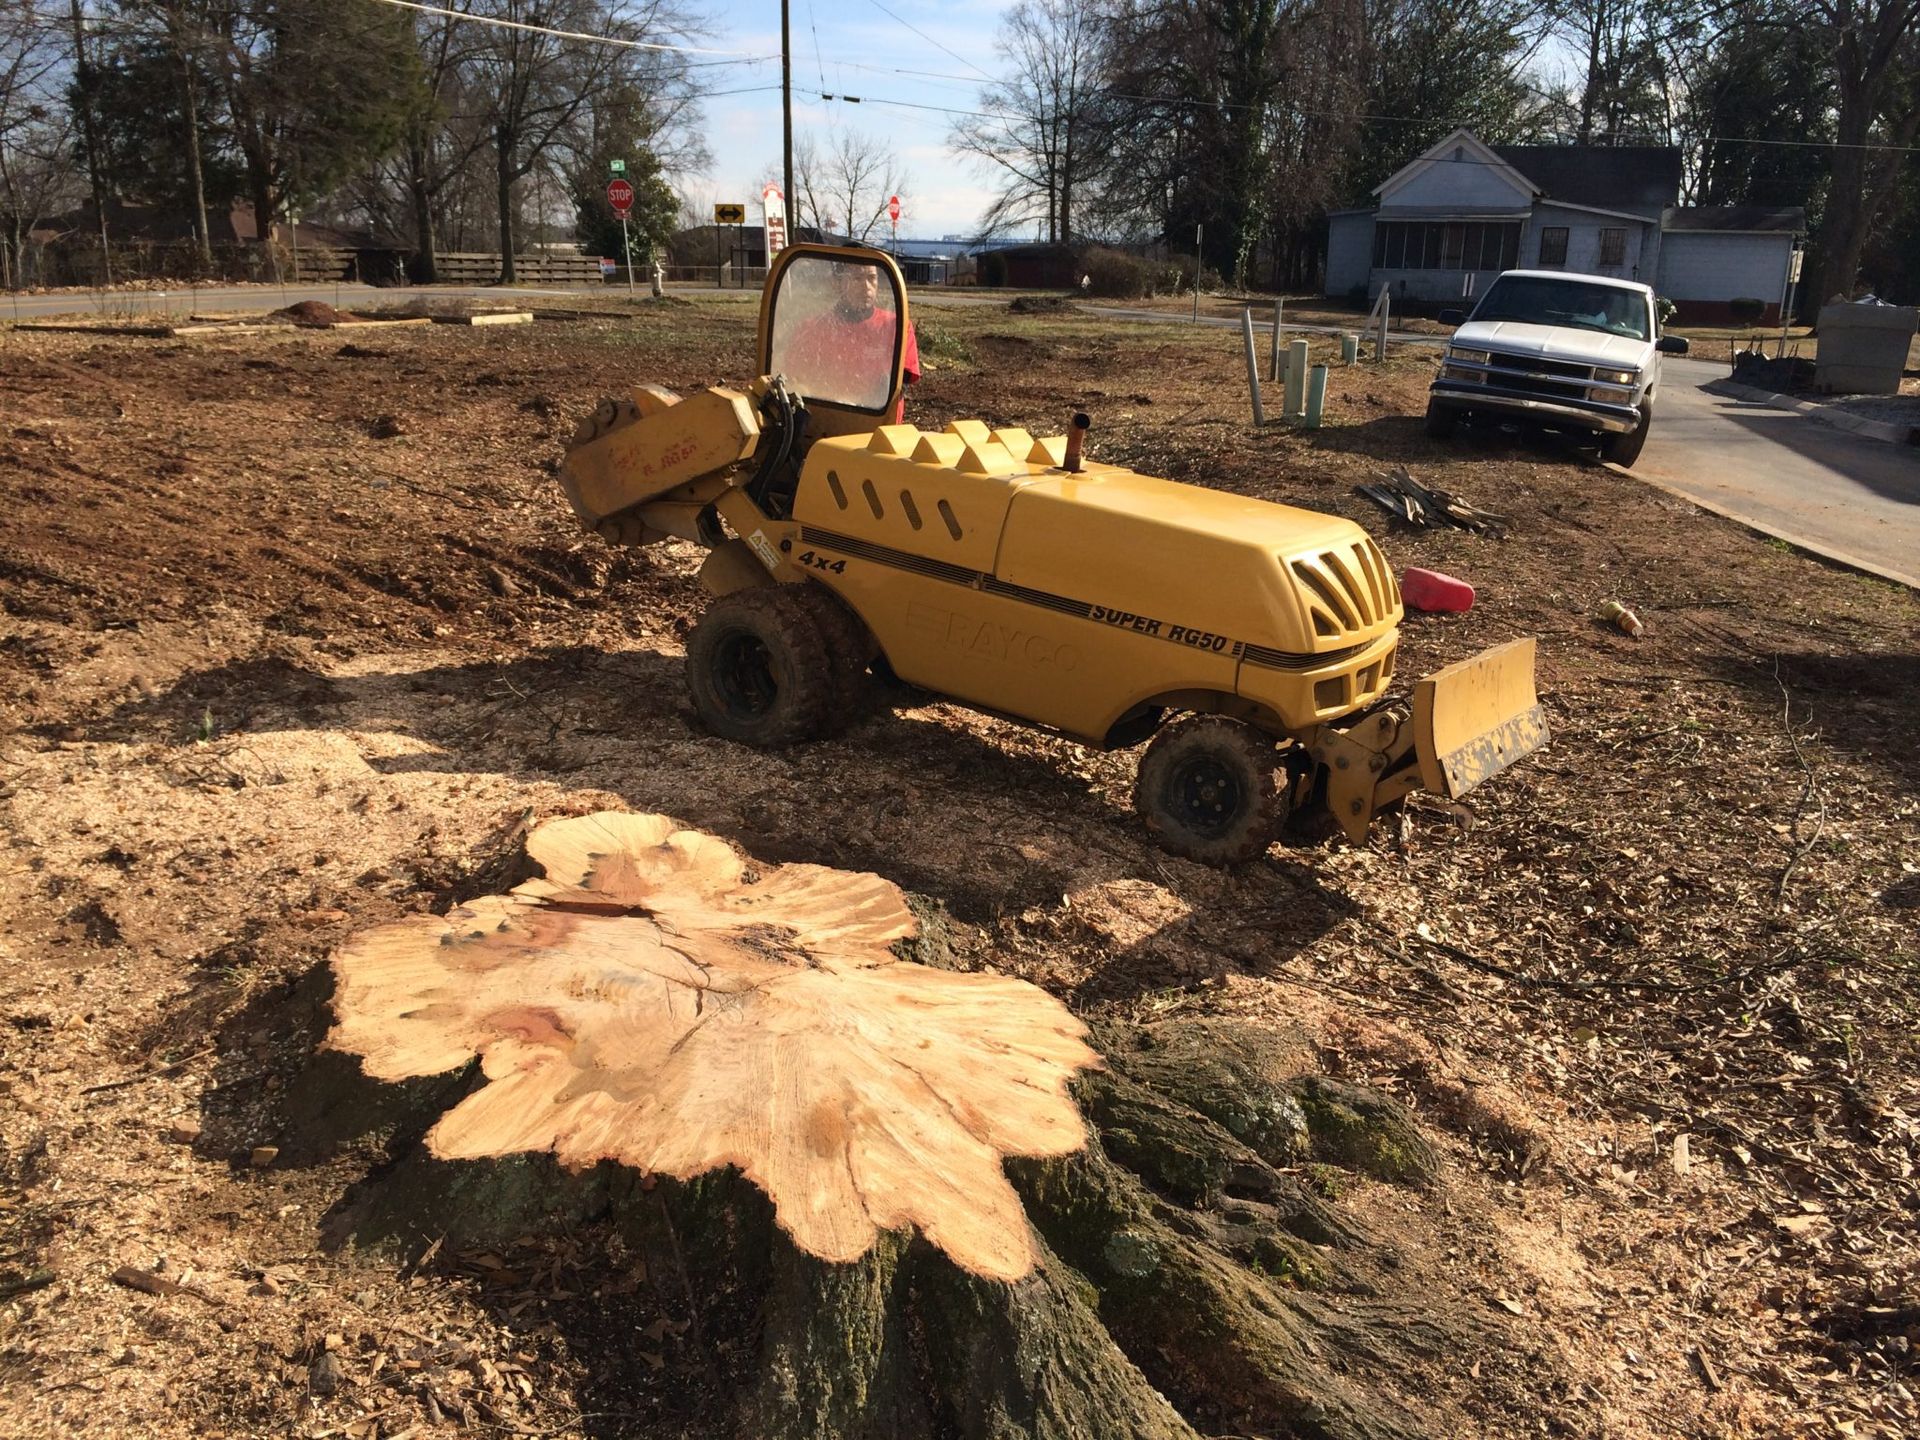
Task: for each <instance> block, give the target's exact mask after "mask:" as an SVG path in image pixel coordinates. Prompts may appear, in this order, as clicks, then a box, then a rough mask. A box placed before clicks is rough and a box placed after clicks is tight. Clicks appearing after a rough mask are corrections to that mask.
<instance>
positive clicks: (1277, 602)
mask: <svg viewBox="0 0 1920 1440" xmlns="http://www.w3.org/2000/svg"><path fill="white" fill-rule="evenodd" d="M906 334H907V302H906V287H905V285H904V284H903V283H902V281H901V278H900V273H899V271H898V270H897V269H896V268H895V266H894V265H893V263H892V261H891V260H890V259H888V258H887V257H886V256H885V255H882V254H879V253H877V252H875V251H871V250H865V249H843V248H837V247H830V246H821V245H795V246H792V247H790V248H788V249H786V250H784V251H782V252H781V253H780V255H779V256H778V257H777V258H776V260H775V262H774V265H773V267H772V269H771V270H770V272H769V273H768V276H767V284H766V290H765V293H764V295H763V296H762V299H761V307H760V335H759V357H758V358H759V371H760V377H761V378H760V379H758V380H756V381H754V382H753V384H752V385H751V386H749V387H747V388H746V389H741V390H735V389H726V388H720V387H715V388H712V389H708V390H705V391H703V392H701V393H699V394H697V395H690V396H687V397H686V398H684V399H682V398H680V397H677V396H675V395H673V394H671V393H670V392H668V391H665V390H660V389H656V388H652V387H642V388H639V389H636V390H635V391H634V392H633V393H632V396H631V397H630V398H629V399H626V400H622V401H612V400H608V401H603V402H602V403H601V405H600V407H599V409H598V410H596V411H595V412H594V414H593V415H592V416H590V417H589V418H587V419H586V420H584V421H582V422H581V424H580V426H579V427H578V429H577V431H576V432H575V436H574V442H573V444H572V446H571V447H570V448H569V450H568V452H567V456H566V462H565V464H564V465H563V467H562V469H561V472H560V475H561V482H562V484H563V486H564V487H565V489H566V493H567V498H568V499H569V500H570V501H571V502H572V504H573V508H574V510H575V512H576V513H577V514H578V515H579V517H580V520H581V523H582V524H583V525H585V526H586V527H587V528H588V529H591V530H593V531H595V532H596V533H598V534H599V535H601V536H602V537H604V538H605V539H607V540H609V541H611V542H613V543H615V544H624V545H644V544H649V543H652V542H655V541H660V540H664V539H666V538H668V537H670V536H677V537H679V538H681V539H684V540H690V541H694V542H696V543H698V544H700V545H703V546H705V547H707V549H708V550H709V552H710V553H709V554H708V555H707V558H706V560H705V562H704V563H703V564H702V566H701V569H700V579H701V581H702V583H703V584H704V586H705V587H706V588H707V589H708V590H709V591H710V592H711V593H712V594H713V596H714V599H713V603H712V604H711V605H710V606H709V607H708V608H707V611H706V613H705V615H704V616H703V617H702V618H701V620H700V622H699V624H698V625H697V626H696V627H695V628H694V631H693V634H692V636H691V637H690V639H689V641H688V644H687V687H688V689H689V691H690V692H691V694H692V698H693V705H694V708H695V710H696V711H698V713H699V715H700V718H701V720H702V721H704V722H705V724H706V725H707V726H708V727H710V728H711V729H712V730H713V731H714V732H715V733H716V734H718V735H721V736H724V737H726V738H727V739H730V740H736V741H740V742H743V743H745V744H748V745H756V746H780V745H790V744H793V743H795V742H798V741H804V740H808V739H812V738H815V737H819V736H823V735H826V734H830V733H832V732H833V730H834V729H835V728H836V727H837V726H839V725H841V724H843V723H845V722H846V720H847V719H848V718H849V717H850V715H851V714H852V712H853V709H854V703H855V701H856V699H857V697H858V694H859V686H860V685H861V684H862V682H863V681H864V679H865V677H866V673H867V671H868V669H869V668H870V667H878V666H884V667H885V668H886V669H888V670H890V671H891V672H892V673H893V674H894V675H895V676H897V677H898V678H899V679H901V680H903V681H906V682H908V683H910V684H913V685H917V686H920V687H923V688H924V689H927V690H930V691H934V692H936V693H938V694H940V695H943V696H946V697H949V698H951V699H953V700H956V701H959V702H961V703H963V704H966V705H971V706H974V707H976V708H978V709H981V710H985V711H990V712H992V713H994V714H998V715H1003V716H1007V717H1010V718H1014V719H1018V720H1021V721H1025V722H1027V723H1029V724H1033V725H1038V726H1043V727H1046V728H1048V729H1051V730H1055V731H1058V732H1059V733H1061V734H1064V735H1068V736H1071V737H1073V738H1074V739H1076V740H1079V741H1081V742H1083V743H1085V744H1088V745H1094V746H1100V747H1103V748H1108V749H1113V748H1125V747H1130V746H1134V745H1139V744H1142V743H1145V744H1146V747H1147V748H1146V752H1145V754H1144V755H1143V756H1142V757H1141V760H1140V766H1139V773H1138V778H1137V780H1136V782H1135V788H1134V803H1135V806H1136V807H1137V808H1138V810H1139V812H1140V814H1141V816H1142V818H1143V819H1144V820H1145V822H1146V824H1147V827H1148V829H1149V830H1150V831H1151V832H1152V833H1153V835H1154V836H1155V838H1156V839H1157V840H1158V841H1159V843H1160V844H1162V845H1163V846H1165V847H1166V848H1167V849H1169V850H1172V851H1174V852H1175V853H1177V854H1180V855H1185V856H1188V857H1190V858H1192V859H1195V860H1200V861H1204V862H1208V863H1212V864H1230V863H1233V862H1236V861H1241V860H1245V859H1248V858H1250V857H1252V856H1255V855H1258V854H1261V853H1263V852H1264V851H1265V850H1266V848H1267V846H1268V845H1269V844H1270V843H1271V842H1272V841H1273V840H1274V839H1276V838H1277V837H1278V831H1279V827H1280V825H1281V822H1282V821H1284V820H1286V819H1287V818H1288V817H1289V816H1290V815H1293V816H1297V817H1305V816H1311V815H1315V814H1325V813H1330V814H1331V816H1332V818H1333V819H1334V820H1335V821H1337V822H1338V823H1339V825H1340V826H1341V827H1343V828H1344V829H1345V830H1346V832H1347V834H1348V835H1349V836H1351V837H1353V838H1354V839H1356V840H1357V839H1359V838H1360V837H1361V836H1362V835H1363V834H1364V833H1365V831H1366V828H1367V826H1368V824H1369V822H1370V821H1371V820H1372V818H1373V817H1374V815H1376V814H1377V813H1379V812H1380V811H1381V810H1383V809H1385V808H1387V807H1389V806H1391V805H1393V804H1395V803H1396V802H1398V801H1400V800H1401V799H1402V798H1404V797H1405V796H1406V795H1407V794H1408V793H1409V792H1411V791H1414V790H1428V791H1432V792H1434V793H1436V794H1439V795H1441V796H1444V797H1446V798H1448V799H1457V798H1458V797H1460V796H1462V795H1464V794H1465V793H1466V792H1467V791H1469V790H1471V789H1472V788H1473V787H1474V786H1475V785H1478V784H1479V783H1480V782H1481V781H1483V780H1485V779H1487V778H1488V777H1489V776H1492V775H1496V774H1498V773H1499V772H1500V771H1502V770H1504V769H1506V768H1507V767H1508V766H1509V765H1511V764H1513V763H1514V762H1515V761H1516V760H1518V759H1520V758H1521V757H1522V756H1525V755H1527V754H1529V753H1531V752H1532V751H1534V750H1536V749H1538V748H1539V747H1540V746H1541V745H1543V744H1544V743H1546V738H1547V732H1546V724H1545V721H1544V718H1543V716H1542V714H1541V710H1540V706H1539V705H1538V704H1537V703H1536V700H1535V696H1534V683H1533V661H1534V642H1533V640H1532V639H1530V638H1529V639H1522V640H1515V641H1511V642H1509V643H1507V644H1504V645H1499V646H1495V647H1494V648H1492V649H1489V650H1486V651H1483V652H1481V653H1480V654H1478V655H1476V656H1474V657H1473V658H1472V659H1470V660H1465V661H1462V662H1461V663H1459V664H1457V665H1450V666H1447V667H1446V668H1445V669H1443V670H1439V671H1436V672H1435V673H1434V674H1431V675H1428V676H1426V677H1424V678H1422V679H1420V680H1417V681H1415V682H1414V684H1413V686H1412V690H1411V693H1410V695H1408V696H1407V697H1406V698H1405V699H1404V700H1396V701H1388V700H1386V699H1385V698H1384V697H1385V696H1386V695H1387V692H1388V688H1389V686H1390V684H1391V682H1392V680H1393V678H1394V650H1395V647H1396V645H1397V643H1398V640H1399V625H1400V618H1401V605H1400V593H1399V588H1398V585H1397V584H1396V582H1395V579H1394V574H1393V570H1392V569H1391V567H1390V566H1389V565H1388V564H1387V561H1386V557H1385V556H1384V555H1382V554H1381V552H1380V549H1379V547H1378V546H1376V545H1375V544H1374V542H1373V541H1372V540H1371V539H1370V538H1369V537H1368V536H1367V534H1366V532H1365V531H1363V530H1361V529H1360V527H1359V526H1357V525H1355V524H1353V523H1352V522H1351V521H1348V520H1343V519H1339V518H1337V517H1334V516H1330V515H1321V514H1316V513H1314V512H1312V511H1308V510H1299V509H1294V508H1292V507H1290V506H1286V505H1275V504H1270V503H1268V502H1266V501H1261V500H1252V499H1246V498H1243V497H1241V496H1237V495H1229V494H1225V493H1222V492H1220V491H1216V490H1208V489H1203V488H1201V487H1198V486H1193V485H1183V484H1179V483H1176V482H1174V481H1171V480H1161V479H1156V478H1153V477H1151V476H1147V475H1140V474H1136V473H1134V472H1133V471H1131V470H1125V469H1122V468H1120V467H1119V466H1114V465H1103V464H1100V463H1098V462H1095V461H1091V460H1083V459H1082V458H1081V454H1080V445H1079V440H1080V436H1081V434H1082V433H1083V429H1084V422H1083V421H1081V420H1079V419H1078V417H1076V424H1077V425H1080V426H1081V428H1080V429H1076V430H1074V431H1072V432H1071V433H1070V434H1068V435H1066V436H1051V437H1043V438H1036V437H1034V436H1032V435H1030V434H1028V433H1027V432H1026V431H1024V430H1019V429H1013V428H1006V427H1002V428H995V427H993V426H990V425H988V424H986V423H984V422H982V421H978V420H956V421H954V422H953V423H952V424H950V425H948V426H947V427H946V429H945V430H943V431H940V432H938V433H935V432H923V431H921V430H919V429H917V428H915V427H914V426H912V425H907V424H897V423H889V422H890V420H891V419H892V417H893V416H895V415H896V413H897V407H898V403H899V400H900V396H901V386H902V352H903V349H904V344H905V336H906Z"/></svg>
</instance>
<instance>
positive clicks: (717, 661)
mask: <svg viewBox="0 0 1920 1440" xmlns="http://www.w3.org/2000/svg"><path fill="white" fill-rule="evenodd" d="M789 588H790V587H787V586H760V587H756V588H754V589H751V590H736V591H734V592H733V593H732V594H730V595H723V596H721V597H720V598H719V599H718V600H715V601H714V602H713V603H712V604H711V605H709V606H708V607H707V612H706V614H704V615H702V616H701V617H700V621H699V623H698V624H697V625H695V626H694V627H693V634H692V635H690V636H688V637H687V692H688V694H689V695H690V696H691V697H692V699H693V708H694V710H695V712H696V713H698V715H699V716H700V719H701V722H702V723H703V724H705V725H706V727H707V728H708V729H709V730H711V731H713V733H714V734H716V735H718V736H720V737H722V738H723V739H727V740H737V741H739V742H740V743H741V744H743V745H752V746H756V747H758V748H760V749H777V748H778V747H780V746H783V745H793V744H797V743H799V742H800V741H803V740H811V739H813V738H814V737H815V736H817V735H819V734H820V733H821V731H822V730H823V729H824V728H825V726H826V723H827V720H828V716H829V712H830V710H831V708H832V705H833V700H834V692H835V689H836V685H837V682H836V680H835V677H834V669H833V660H832V657H831V652H830V650H829V647H828V641H827V638H826V636H825V635H824V634H823V633H822V630H821V626H820V622H819V620H818V618H817V616H816V615H815V614H814V613H813V611H812V609H811V607H810V606H809V605H808V603H807V602H806V601H805V600H804V599H803V598H801V597H800V596H798V595H792V594H788V593H786V592H787V590H788V589H789Z"/></svg>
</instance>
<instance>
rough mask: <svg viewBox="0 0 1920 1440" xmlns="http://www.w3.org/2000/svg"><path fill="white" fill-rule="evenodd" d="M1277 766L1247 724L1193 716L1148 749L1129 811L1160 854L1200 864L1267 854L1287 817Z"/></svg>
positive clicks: (1273, 753) (1274, 754) (1272, 752)
mask: <svg viewBox="0 0 1920 1440" xmlns="http://www.w3.org/2000/svg"><path fill="white" fill-rule="evenodd" d="M1279 763H1280V762H1279V753H1278V751H1277V750H1276V749H1275V747H1274V743H1273V741H1272V740H1270V739H1268V738H1267V737H1266V736H1265V735H1262V734H1261V733H1260V732H1259V731H1258V730H1255V729H1254V728H1253V727H1252V726H1251V725H1246V724H1242V723H1241V722H1240V721H1238V720H1230V719H1228V718H1227V717H1226V716H1224V715H1190V716H1188V717H1186V718H1185V719H1182V720H1176V721H1175V722H1174V723H1173V724H1171V725H1169V726H1167V727H1166V728H1164V729H1163V730H1161V731H1160V733H1159V734H1158V735H1155V736H1154V737H1153V741H1152V743H1151V744H1149V745H1148V746H1147V753H1146V754H1145V755H1143V756H1142V757H1141V758H1140V770H1139V773H1138V775H1136V777H1135V778H1134V784H1133V808H1134V809H1135V810H1136V811H1138V812H1139V814H1140V818H1141V819H1142V820H1144V821H1146V824H1147V830H1148V832H1149V833H1150V834H1151V835H1152V836H1153V838H1154V840H1155V841H1156V842H1157V843H1158V844H1159V845H1160V846H1161V847H1162V848H1163V849H1166V850H1170V851H1172V852H1173V853H1174V854H1176V855H1184V856H1185V857H1186V858H1187V859H1189V860H1197V861H1199V862H1200V863H1201V864H1203V865H1236V864H1239V863H1240V862H1242V861H1245V860H1251V859H1253V858H1255V857H1256V856H1259V855H1264V854H1265V853H1266V851H1267V847H1268V846H1270V845H1271V844H1272V843H1273V841H1274V839H1275V837H1276V835H1277V834H1278V832H1279V829H1280V822H1281V821H1282V820H1283V819H1284V818H1285V816H1286V811H1287V791H1286V787H1285V785H1284V784H1283V783H1282V781H1281V779H1280V777H1278V776H1277V775H1276V773H1275V772H1276V770H1277V768H1278V766H1279ZM1216 806H1217V807H1219V808H1218V809H1217V810H1215V809H1214V807H1216ZM1210 811H1212V812H1213V813H1209V812H1210Z"/></svg>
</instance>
